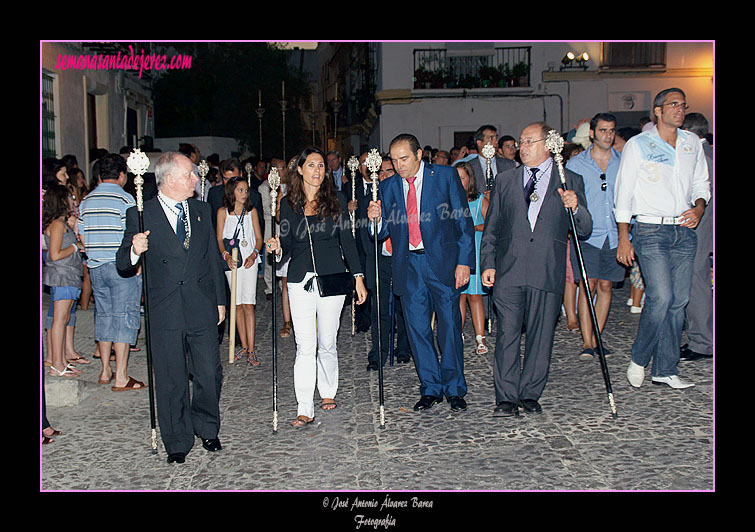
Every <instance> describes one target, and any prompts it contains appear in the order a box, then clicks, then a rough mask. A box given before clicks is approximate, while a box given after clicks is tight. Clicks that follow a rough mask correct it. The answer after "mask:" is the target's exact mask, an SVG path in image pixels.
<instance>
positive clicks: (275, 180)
mask: <svg viewBox="0 0 755 532" xmlns="http://www.w3.org/2000/svg"><path fill="white" fill-rule="evenodd" d="M267 183H268V184H269V185H270V212H271V213H272V216H273V218H275V205H276V203H277V202H278V187H279V186H280V184H281V177H280V175H278V167H277V166H273V167H272V168H270V173H269V174H268V175H267Z"/></svg>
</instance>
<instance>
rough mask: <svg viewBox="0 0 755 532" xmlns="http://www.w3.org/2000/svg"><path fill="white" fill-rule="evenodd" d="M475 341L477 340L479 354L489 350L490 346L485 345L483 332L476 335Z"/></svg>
mask: <svg viewBox="0 0 755 532" xmlns="http://www.w3.org/2000/svg"><path fill="white" fill-rule="evenodd" d="M474 338H475V341H476V342H477V354H478V355H484V354H485V353H487V352H488V346H487V345H485V337H484V336H482V335H481V334H478V335H476V336H475V337H474Z"/></svg>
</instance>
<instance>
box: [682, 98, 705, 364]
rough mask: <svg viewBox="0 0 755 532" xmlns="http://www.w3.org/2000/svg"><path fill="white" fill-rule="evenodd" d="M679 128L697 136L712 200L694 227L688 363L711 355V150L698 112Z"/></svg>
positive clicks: (684, 352)
mask: <svg viewBox="0 0 755 532" xmlns="http://www.w3.org/2000/svg"><path fill="white" fill-rule="evenodd" d="M682 129H686V130H687V131H689V132H691V133H695V134H696V135H697V136H698V137H700V144H701V145H702V147H703V153H704V154H705V160H706V162H707V163H708V178H709V179H710V192H711V199H710V202H708V206H707V208H706V209H705V213H704V214H703V217H702V218H701V219H700V223H699V224H698V225H697V229H695V232H696V233H697V252H696V253H695V264H694V266H693V270H692V286H691V287H690V291H689V303H687V337H688V338H689V344H686V345H684V346H682V349H681V353H680V358H679V360H683V361H690V360H697V359H700V358H711V357H712V356H713V292H712V290H711V283H710V254H711V253H712V252H713V196H712V194H713V147H712V146H711V145H710V144H708V141H707V140H705V136H706V135H707V134H708V120H707V119H706V118H705V116H703V115H702V114H700V113H689V114H687V115H686V116H685V117H684V122H683V123H682Z"/></svg>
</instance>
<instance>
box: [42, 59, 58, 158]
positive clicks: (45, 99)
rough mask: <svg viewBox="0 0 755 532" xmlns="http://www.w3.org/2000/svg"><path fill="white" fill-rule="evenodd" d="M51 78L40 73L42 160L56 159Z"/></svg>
mask: <svg viewBox="0 0 755 532" xmlns="http://www.w3.org/2000/svg"><path fill="white" fill-rule="evenodd" d="M52 87H53V78H52V76H49V75H47V74H45V73H42V158H45V157H56V156H57V154H56V152H55V110H54V107H53V103H54V102H53V91H52Z"/></svg>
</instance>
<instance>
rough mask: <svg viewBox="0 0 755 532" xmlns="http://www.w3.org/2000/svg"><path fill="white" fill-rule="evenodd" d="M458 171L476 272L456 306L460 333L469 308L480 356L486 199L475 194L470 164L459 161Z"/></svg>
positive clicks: (483, 346)
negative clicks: (468, 216) (469, 220)
mask: <svg viewBox="0 0 755 532" xmlns="http://www.w3.org/2000/svg"><path fill="white" fill-rule="evenodd" d="M456 170H457V171H458V172H459V178H460V179H461V185H462V186H463V187H464V190H466V191H467V201H468V202H469V211H470V212H471V213H472V223H474V229H475V237H474V241H475V255H476V257H477V258H476V261H477V262H476V264H477V269H476V270H475V272H476V273H473V274H472V275H470V276H469V283H468V284H467V285H466V286H465V287H464V290H463V291H462V292H461V296H459V305H460V306H461V329H462V330H464V322H465V321H466V316H467V302H469V309H470V310H471V311H472V325H473V326H474V333H475V343H476V344H477V351H476V352H477V354H478V355H482V354H485V353H487V352H488V346H487V344H486V343H485V306H484V305H483V303H482V295H483V294H484V293H485V291H484V290H483V288H482V283H481V282H480V277H481V273H482V272H481V271H480V241H481V240H482V230H483V229H484V228H485V214H486V213H487V212H488V205H489V202H488V199H487V198H486V197H485V195H484V194H480V193H478V192H477V184H476V182H475V177H474V170H473V169H472V165H470V164H469V163H468V162H466V161H463V162H461V163H458V164H457V165H456Z"/></svg>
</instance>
